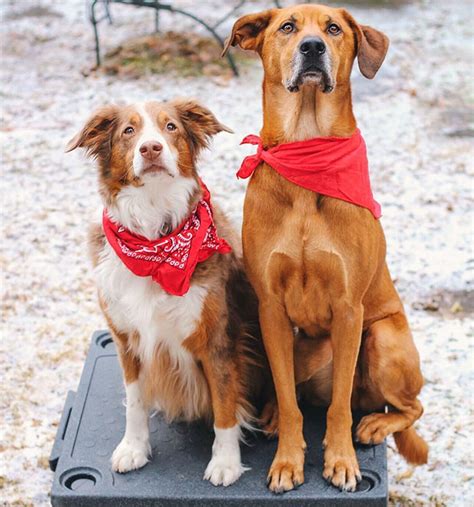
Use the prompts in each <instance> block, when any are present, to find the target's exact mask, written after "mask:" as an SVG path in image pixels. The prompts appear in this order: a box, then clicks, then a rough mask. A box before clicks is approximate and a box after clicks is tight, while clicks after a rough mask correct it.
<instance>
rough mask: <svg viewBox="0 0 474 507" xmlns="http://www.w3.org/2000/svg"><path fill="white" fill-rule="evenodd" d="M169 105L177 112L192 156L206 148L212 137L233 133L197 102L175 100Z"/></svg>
mask: <svg viewBox="0 0 474 507" xmlns="http://www.w3.org/2000/svg"><path fill="white" fill-rule="evenodd" d="M171 105H172V106H174V107H175V109H176V110H177V112H178V114H179V117H180V120H181V123H182V124H183V126H184V128H185V129H186V132H187V134H188V136H189V139H190V140H191V145H192V148H193V151H194V154H195V155H197V153H198V152H199V151H200V150H201V149H202V148H207V147H208V145H209V141H210V139H211V137H212V136H214V135H215V134H218V133H219V132H230V133H231V134H233V131H232V130H231V129H230V128H229V127H226V126H225V125H223V124H222V123H221V122H220V121H219V120H218V119H217V118H216V117H215V116H214V114H213V113H212V112H211V111H210V110H209V109H207V107H204V106H202V105H201V104H199V102H196V101H194V100H189V99H177V100H174V101H172V102H171Z"/></svg>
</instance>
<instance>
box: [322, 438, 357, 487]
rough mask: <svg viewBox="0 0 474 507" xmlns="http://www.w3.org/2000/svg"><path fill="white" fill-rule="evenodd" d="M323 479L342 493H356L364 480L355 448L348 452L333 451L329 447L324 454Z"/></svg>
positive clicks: (349, 449)
mask: <svg viewBox="0 0 474 507" xmlns="http://www.w3.org/2000/svg"><path fill="white" fill-rule="evenodd" d="M323 477H324V478H325V479H326V480H327V481H328V482H331V484H332V485H333V486H336V488H339V489H340V490H341V491H355V490H356V488H357V483H358V482H359V481H360V480H361V479H362V477H361V474H360V470H359V464H358V462H357V458H356V455H355V452H354V449H353V447H352V446H351V447H350V448H348V450H347V452H338V451H335V452H334V451H333V450H332V447H331V446H327V447H326V450H325V452H324V470H323Z"/></svg>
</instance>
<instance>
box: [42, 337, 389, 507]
mask: <svg viewBox="0 0 474 507" xmlns="http://www.w3.org/2000/svg"><path fill="white" fill-rule="evenodd" d="M124 397H125V391H124V388H123V383H122V375H121V370H120V367H119V364H118V361H117V356H116V352H115V346H114V343H113V341H112V338H111V337H110V334H109V333H108V332H106V331H100V332H96V333H94V335H93V337H92V344H91V347H90V351H89V354H88V356H87V360H86V363H85V366H84V371H83V373H82V377H81V381H80V384H79V388H78V391H77V393H73V392H69V394H68V397H67V399H66V404H65V407H64V412H63V415H62V418H61V422H60V424H59V428H58V433H57V436H56V441H55V443H54V447H53V450H52V453H51V460H50V464H51V469H52V470H54V471H55V474H54V481H53V488H52V494H51V502H52V505H53V506H61V507H69V506H81V507H89V506H94V507H97V506H99V507H102V506H104V507H106V506H114V507H125V506H134V507H135V506H140V507H141V506H152V505H153V506H157V507H159V506H167V507H170V506H179V507H190V506H193V507H195V506H206V507H207V506H231V505H232V506H258V507H264V506H276V505H284V506H298V507H306V506H310V505H311V506H313V505H317V506H352V505H364V506H385V505H387V499H388V489H387V463H386V446H385V444H382V445H378V446H373V447H367V446H364V447H358V448H357V456H358V459H359V464H360V468H361V472H362V475H363V480H362V482H361V483H360V485H359V491H357V492H355V493H347V492H341V491H339V490H338V489H336V488H334V487H333V486H331V485H329V484H327V483H326V481H325V480H324V479H323V478H322V476H321V472H322V460H323V452H322V448H321V442H322V438H323V434H324V431H325V417H324V415H325V414H324V412H322V411H318V410H316V409H307V410H304V416H305V419H304V420H305V423H304V433H305V439H306V442H307V443H308V453H307V456H306V465H305V479H306V482H305V484H304V485H302V486H301V487H299V488H298V489H297V490H294V491H291V492H288V493H285V494H284V495H274V494H272V493H271V492H270V491H269V490H268V489H267V488H266V476H267V472H268V468H269V466H270V464H271V462H272V459H273V455H274V453H275V449H276V442H275V441H267V440H266V439H265V438H263V437H258V438H257V437H252V436H250V437H249V438H248V441H249V445H242V446H241V448H242V461H243V463H244V464H245V465H248V466H250V467H251V470H250V471H248V472H245V473H244V474H243V475H242V477H241V478H240V479H239V480H238V481H237V482H236V483H235V484H233V485H232V486H229V487H227V488H224V487H215V486H213V485H212V484H211V483H210V482H208V481H204V480H203V479H202V476H203V474H204V470H205V468H206V465H207V463H208V461H209V460H210V458H211V447H212V442H213V432H212V430H211V429H210V428H208V427H207V426H205V425H204V424H201V423H196V424H192V425H189V424H186V423H175V424H172V425H168V424H166V423H165V422H163V421H162V420H161V419H160V417H159V416H155V417H152V418H151V420H150V429H151V445H152V449H153V457H152V460H151V462H150V463H148V464H147V465H146V466H145V467H144V468H142V469H141V470H138V471H133V472H129V473H126V474H118V473H114V472H112V470H111V467H110V457H111V455H112V452H113V450H114V449H115V447H116V446H117V444H118V443H119V442H120V440H121V439H122V436H123V433H124V429H125V407H124V403H123V402H124Z"/></svg>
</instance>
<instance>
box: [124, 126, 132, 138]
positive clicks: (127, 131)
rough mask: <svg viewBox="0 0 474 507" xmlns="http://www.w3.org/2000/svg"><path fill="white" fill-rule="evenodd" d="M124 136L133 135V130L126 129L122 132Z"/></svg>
mask: <svg viewBox="0 0 474 507" xmlns="http://www.w3.org/2000/svg"><path fill="white" fill-rule="evenodd" d="M123 133H124V134H127V135H128V136H129V135H130V134H134V133H135V129H134V128H133V127H127V128H126V129H125V130H124V131H123Z"/></svg>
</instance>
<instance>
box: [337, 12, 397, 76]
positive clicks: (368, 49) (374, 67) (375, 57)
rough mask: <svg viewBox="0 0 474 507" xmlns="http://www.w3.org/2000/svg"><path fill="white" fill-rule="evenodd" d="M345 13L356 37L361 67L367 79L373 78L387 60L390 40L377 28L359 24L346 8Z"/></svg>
mask: <svg viewBox="0 0 474 507" xmlns="http://www.w3.org/2000/svg"><path fill="white" fill-rule="evenodd" d="M344 15H345V17H346V19H347V21H348V23H349V25H350V26H351V28H352V30H353V31H354V35H355V38H356V44H357V60H358V62H359V69H360V71H361V73H362V75H364V76H365V77H366V78H367V79H373V78H374V77H375V74H377V71H378V70H379V69H380V67H381V65H382V63H383V61H384V60H385V55H386V54H387V51H388V46H389V43H390V41H389V39H388V37H387V36H386V35H385V34H384V33H382V32H379V31H378V30H376V29H375V28H372V27H370V26H367V25H359V24H358V23H357V21H356V20H355V19H354V18H353V17H352V16H351V15H350V14H349V13H348V12H347V11H346V10H344Z"/></svg>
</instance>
